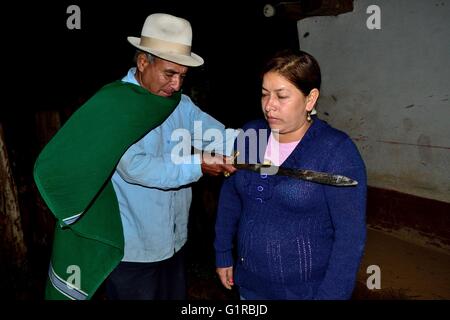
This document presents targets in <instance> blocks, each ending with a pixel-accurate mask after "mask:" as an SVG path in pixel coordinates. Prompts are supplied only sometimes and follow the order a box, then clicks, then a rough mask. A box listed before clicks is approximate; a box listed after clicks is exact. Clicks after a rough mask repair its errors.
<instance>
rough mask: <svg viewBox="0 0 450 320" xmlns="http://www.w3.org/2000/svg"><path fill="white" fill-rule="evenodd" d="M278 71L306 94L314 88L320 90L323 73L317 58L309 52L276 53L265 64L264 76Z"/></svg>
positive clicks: (287, 51)
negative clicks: (321, 73)
mask: <svg viewBox="0 0 450 320" xmlns="http://www.w3.org/2000/svg"><path fill="white" fill-rule="evenodd" d="M268 72H277V73H279V74H280V75H282V76H283V77H285V78H286V79H287V80H289V81H290V82H292V83H293V84H294V85H295V86H296V87H297V88H298V89H299V90H300V91H301V92H302V93H303V94H304V95H305V96H307V95H308V94H309V93H310V92H311V90H312V89H314V88H316V89H318V90H320V84H321V81H322V79H321V75H320V67H319V64H318V63H317V60H316V59H315V58H314V57H313V56H312V55H310V54H309V53H307V52H304V51H300V50H298V51H292V50H283V51H280V52H278V53H276V54H275V55H274V56H273V57H272V58H271V59H270V60H269V61H268V62H267V63H266V65H265V67H264V68H263V70H262V76H264V75H265V74H266V73H268Z"/></svg>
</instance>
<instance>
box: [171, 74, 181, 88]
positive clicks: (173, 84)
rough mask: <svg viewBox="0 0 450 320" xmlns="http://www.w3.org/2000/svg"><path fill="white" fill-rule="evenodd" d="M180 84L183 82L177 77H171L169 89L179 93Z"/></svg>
mask: <svg viewBox="0 0 450 320" xmlns="http://www.w3.org/2000/svg"><path fill="white" fill-rule="evenodd" d="M182 83H183V80H182V79H181V77H180V76H178V75H176V76H173V77H172V79H170V87H171V88H172V89H173V90H174V91H179V90H180V89H181V85H182Z"/></svg>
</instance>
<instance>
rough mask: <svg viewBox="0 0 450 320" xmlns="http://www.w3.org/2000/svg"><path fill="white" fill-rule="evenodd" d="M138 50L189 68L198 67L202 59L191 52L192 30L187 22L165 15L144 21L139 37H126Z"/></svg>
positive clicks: (155, 15)
mask: <svg viewBox="0 0 450 320" xmlns="http://www.w3.org/2000/svg"><path fill="white" fill-rule="evenodd" d="M127 40H128V42H130V43H131V44H132V45H133V46H135V47H136V48H138V49H139V50H142V51H145V52H148V53H151V54H153V55H155V56H157V57H160V58H162V59H165V60H169V61H172V62H175V63H178V64H181V65H185V66H189V67H198V66H201V65H202V64H203V59H202V58H201V57H200V56H199V55H196V54H195V53H193V52H191V44H192V28H191V24H190V23H189V21H187V20H185V19H182V18H179V17H175V16H172V15H170V14H165V13H154V14H151V15H149V16H148V17H147V19H145V22H144V26H143V27H142V32H141V37H140V38H137V37H128V38H127Z"/></svg>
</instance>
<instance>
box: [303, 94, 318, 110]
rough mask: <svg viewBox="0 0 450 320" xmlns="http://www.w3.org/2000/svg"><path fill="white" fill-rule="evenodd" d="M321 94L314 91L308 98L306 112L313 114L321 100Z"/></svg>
mask: <svg viewBox="0 0 450 320" xmlns="http://www.w3.org/2000/svg"><path fill="white" fill-rule="evenodd" d="M319 95H320V92H319V90H318V89H316V88H314V89H312V90H311V91H310V92H309V94H308V96H307V97H306V111H308V112H311V111H312V109H314V106H315V105H316V102H317V99H319Z"/></svg>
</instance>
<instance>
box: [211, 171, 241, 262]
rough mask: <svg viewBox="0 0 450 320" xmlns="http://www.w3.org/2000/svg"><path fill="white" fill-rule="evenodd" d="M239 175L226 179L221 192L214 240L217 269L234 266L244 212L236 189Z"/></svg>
mask: <svg viewBox="0 0 450 320" xmlns="http://www.w3.org/2000/svg"><path fill="white" fill-rule="evenodd" d="M237 174H239V172H237V173H235V174H234V175H233V176H231V177H230V178H228V179H226V180H225V181H224V183H223V185H222V189H221V191H220V198H219V205H218V211H217V218H216V226H215V230H216V237H215V240H214V248H215V251H216V267H219V268H225V267H231V266H233V251H232V250H233V241H234V237H235V235H236V231H237V227H238V223H239V217H240V214H241V210H242V205H241V199H240V197H239V195H238V193H237V190H236V188H235V179H236V175H237Z"/></svg>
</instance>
